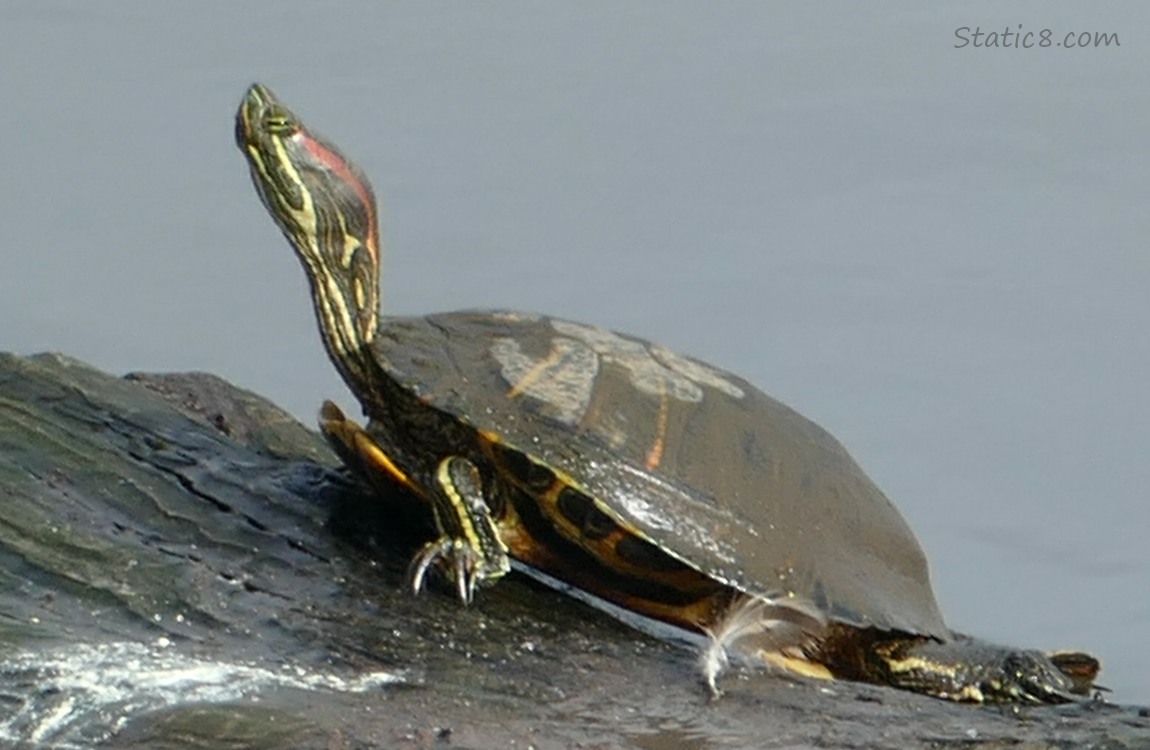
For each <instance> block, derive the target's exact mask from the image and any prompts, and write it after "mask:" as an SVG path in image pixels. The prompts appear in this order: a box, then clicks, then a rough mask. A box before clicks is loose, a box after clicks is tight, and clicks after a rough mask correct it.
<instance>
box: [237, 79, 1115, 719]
mask: <svg viewBox="0 0 1150 750" xmlns="http://www.w3.org/2000/svg"><path fill="white" fill-rule="evenodd" d="M235 135H236V142H237V145H238V147H239V149H240V151H241V152H242V153H243V155H244V156H245V157H246V160H247V163H248V166H249V168H250V173H251V177H252V180H253V182H254V184H255V187H256V191H257V192H258V194H259V196H260V198H261V200H262V202H263V204H264V206H265V208H266V209H267V210H268V212H269V213H270V214H271V216H272V218H273V219H274V221H275V222H276V224H278V226H279V228H280V229H281V231H282V232H283V234H284V236H285V237H286V238H287V240H288V242H289V244H290V245H291V246H292V248H293V249H294V251H295V254H296V255H297V256H298V259H299V261H300V262H301V264H302V265H303V268H304V270H305V272H306V276H307V279H308V281H309V284H310V291H311V297H312V302H313V304H314V307H315V313H316V317H317V320H318V324H319V329H320V332H321V338H322V341H323V344H324V346H325V348H326V349H327V353H328V355H329V357H330V359H331V361H332V363H333V364H334V365H335V367H336V368H337V370H338V371H339V373H340V374H341V375H342V377H343V380H344V381H345V382H346V384H347V386H348V387H349V388H350V390H351V391H352V392H353V393H354V394H355V396H356V397H357V399H358V400H359V402H360V404H361V405H362V407H363V411H364V415H365V416H366V418H367V424H366V426H361V425H359V424H357V423H356V422H355V421H353V420H352V419H349V418H348V417H346V416H345V415H344V413H343V412H342V411H341V410H340V409H339V408H338V407H337V406H336V405H335V404H333V403H332V402H330V401H327V402H325V403H324V404H323V406H322V408H321V410H320V428H321V431H322V432H323V434H324V436H325V437H326V438H327V440H328V442H329V443H330V444H331V445H332V447H333V448H334V449H335V451H336V453H337V454H338V455H339V456H340V458H341V459H342V460H343V462H344V463H345V464H346V465H347V467H348V468H349V469H350V470H351V471H352V472H353V473H354V474H356V475H357V476H359V477H360V478H361V479H363V480H364V481H365V482H367V483H368V484H369V486H370V487H372V488H373V489H374V491H375V492H377V493H378V494H380V495H384V496H386V497H389V498H396V497H408V498H411V500H410V501H409V502H412V503H415V504H417V505H419V506H420V507H421V509H422V510H423V511H424V512H425V513H426V514H427V515H429V516H430V518H431V520H433V522H434V527H435V529H436V532H435V533H436V537H435V538H434V539H432V540H430V541H428V542H427V544H426V545H424V546H423V547H422V548H421V549H420V550H419V551H418V552H417V553H416V554H415V556H414V558H413V560H412V561H411V567H410V584H411V586H412V588H413V589H414V591H415V592H416V593H419V592H420V590H421V589H423V588H424V586H425V584H426V582H427V580H428V578H429V576H430V575H431V574H432V571H437V572H438V573H439V574H442V576H443V578H444V579H445V580H446V582H447V583H449V584H451V585H453V586H454V590H455V594H456V595H457V596H458V598H459V599H460V600H461V601H462V602H463V603H464V604H465V605H466V604H469V603H471V602H472V599H473V597H474V596H475V594H476V591H477V590H478V589H479V588H480V587H482V586H487V585H491V584H493V583H495V582H496V581H498V580H499V579H500V578H502V577H503V576H505V575H506V574H507V573H508V572H509V571H510V570H511V568H512V564H511V563H512V560H515V561H517V562H518V563H520V564H522V565H524V566H527V568H528V569H533V570H536V571H540V572H542V573H544V574H546V575H547V576H550V577H551V578H553V579H557V580H558V581H560V582H563V583H566V584H569V585H571V586H574V587H576V588H578V589H581V590H583V591H585V592H588V593H590V594H591V595H593V596H594V597H598V598H600V599H602V600H605V601H607V602H610V603H612V604H615V605H617V606H619V607H622V608H623V609H624V610H627V611H630V612H633V613H636V614H638V615H641V616H643V617H647V618H653V619H655V620H658V621H661V622H665V623H668V624H670V625H673V626H677V627H680V628H684V629H687V630H689V631H693V632H695V633H697V634H699V635H700V636H702V638H703V639H704V640H703V642H704V643H705V644H706V645H705V647H704V648H703V649H702V653H701V656H700V664H701V670H700V671H701V677H702V681H703V682H704V683H706V685H707V686H708V687H709V688H710V690H711V692H712V694H713V695H716V696H717V695H718V694H719V693H720V690H719V687H718V684H717V678H718V676H719V675H720V673H721V672H722V671H723V670H724V669H725V668H726V667H727V665H728V661H729V657H730V656H732V655H733V656H737V657H739V658H740V659H742V660H749V661H755V662H762V663H766V664H768V665H774V666H775V667H778V668H781V669H783V670H785V671H787V672H789V673H793V674H798V675H805V676H810V677H818V678H824V679H845V680H856V681H863V682H870V683H874V684H879V685H886V686H891V687H895V688H901V689H906V690H911V691H914V692H918V693H922V694H926V695H930V696H934V697H938V698H944V699H950V700H954V701H963V702H974V703H984V702H1002V703H1061V702H1069V701H1076V700H1083V699H1084V696H1086V695H1087V694H1089V693H1090V692H1092V690H1094V678H1095V676H1096V674H1097V672H1098V670H1099V664H1098V662H1097V660H1096V659H1094V658H1093V657H1092V656H1090V655H1088V654H1083V653H1079V652H1068V653H1052V654H1044V653H1041V652H1039V651H1035V650H1026V649H1016V648H1012V647H1006V646H998V645H995V644H991V643H988V642H984V641H980V640H977V639H974V638H970V637H967V636H964V635H960V634H956V633H954V632H952V631H951V630H950V629H949V628H948V627H947V625H946V623H945V622H944V620H943V617H942V614H941V612H940V609H939V606H938V604H937V602H936V599H935V595H934V592H933V589H932V587H931V583H930V576H929V572H928V566H927V560H926V556H925V554H924V552H923V550H922V548H921V546H920V545H919V543H918V541H917V540H916V538H915V536H914V534H913V533H912V531H911V529H910V527H909V526H908V525H907V522H906V521H905V520H904V519H903V517H902V515H901V514H900V513H899V511H898V510H897V508H896V507H895V506H894V504H893V503H892V502H891V501H890V500H889V499H888V498H887V497H886V496H885V495H884V494H883V493H882V491H881V490H880V489H879V488H878V487H877V486H876V485H875V484H874V482H872V481H871V480H870V479H869V478H868V477H867V475H866V474H865V473H864V472H863V470H862V469H861V468H860V467H859V465H858V464H857V463H856V462H855V461H854V459H853V458H851V456H850V455H849V454H848V453H847V451H846V450H845V448H844V447H843V446H842V444H841V443H840V442H839V441H838V440H837V439H835V438H834V437H833V436H832V435H831V434H830V433H829V432H827V431H826V430H824V429H823V428H821V427H820V426H818V425H816V424H815V423H814V422H812V421H810V420H808V419H806V418H805V417H803V416H802V415H800V414H799V413H798V412H797V411H795V410H793V409H791V408H790V407H788V406H786V405H784V404H783V403H781V402H780V401H777V400H775V399H774V398H772V397H770V396H768V395H766V394H765V393H763V392H762V391H761V390H759V389H758V388H756V387H755V386H754V385H752V384H751V383H749V382H748V381H746V380H744V379H743V378H741V377H739V376H737V375H734V374H732V373H730V372H728V371H726V370H724V369H721V368H719V367H716V366H713V365H710V364H707V363H705V362H702V361H700V360H698V359H694V358H691V357H687V356H684V355H682V354H678V353H676V352H674V351H672V350H670V349H668V348H666V347H663V346H660V345H658V344H654V343H651V342H648V341H645V340H642V339H640V338H637V337H634V336H630V335H626V334H623V333H617V332H615V331H612V330H609V329H606V328H603V327H600V326H597V325H591V324H586V323H579V322H574V321H570V320H563V319H560V318H556V317H552V316H549V315H544V314H536V313H525V312H517V311H510V310H487V311H484V310H464V311H457V312H446V313H436V314H430V315H422V316H411V317H398V316H395V317H392V316H384V315H382V312H381V298H380V286H379V275H380V270H381V255H382V250H383V248H382V245H381V242H380V239H379V229H378V223H379V222H378V213H377V205H376V200H375V194H374V190H373V188H372V185H371V183H370V182H369V181H368V179H367V177H366V175H365V174H364V173H363V171H362V170H361V169H360V168H359V167H357V166H356V165H355V164H354V163H353V162H351V161H350V160H349V159H348V158H347V157H346V156H344V154H343V152H342V151H341V150H340V149H339V148H338V147H337V146H336V145H334V144H333V143H332V142H331V141H329V140H326V139H324V138H323V137H321V136H320V135H318V134H317V133H315V132H314V131H313V130H311V129H310V128H309V127H308V126H307V125H305V124H304V122H303V121H302V120H300V118H299V117H298V116H297V115H296V114H295V113H294V112H292V111H291V110H290V109H289V108H288V107H287V106H286V105H284V104H283V103H282V102H281V101H280V100H279V99H278V98H277V97H276V96H275V94H273V92H272V91H271V90H270V89H269V88H268V87H266V86H264V85H261V84H258V83H257V84H253V85H252V86H251V87H250V88H249V89H248V91H247V93H246V95H245V96H244V98H243V101H242V103H241V105H240V107H239V110H238V112H237V114H236V131H235Z"/></svg>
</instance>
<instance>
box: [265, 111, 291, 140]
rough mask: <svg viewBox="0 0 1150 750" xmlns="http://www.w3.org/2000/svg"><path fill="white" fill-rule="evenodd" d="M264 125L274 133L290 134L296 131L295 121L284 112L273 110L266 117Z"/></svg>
mask: <svg viewBox="0 0 1150 750" xmlns="http://www.w3.org/2000/svg"><path fill="white" fill-rule="evenodd" d="M264 127H265V128H266V129H267V131H268V132H269V133H271V134H272V135H290V134H291V133H293V132H295V123H293V122H292V119H291V118H290V117H288V116H287V115H285V114H284V113H282V112H276V111H274V110H273V111H271V112H269V113H268V114H267V115H266V116H265V117H264Z"/></svg>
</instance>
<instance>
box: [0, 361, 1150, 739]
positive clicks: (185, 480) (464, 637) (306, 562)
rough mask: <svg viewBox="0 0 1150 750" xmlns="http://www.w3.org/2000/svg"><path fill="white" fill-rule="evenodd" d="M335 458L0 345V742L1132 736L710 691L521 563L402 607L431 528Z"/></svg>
mask: <svg viewBox="0 0 1150 750" xmlns="http://www.w3.org/2000/svg"><path fill="white" fill-rule="evenodd" d="M317 400H318V399H317ZM335 463H336V462H335V459H334V457H333V456H332V455H331V454H330V453H329V452H328V450H327V448H326V447H325V446H324V445H323V442H322V440H321V439H320V438H319V437H318V436H317V435H316V434H315V433H313V432H311V431H310V430H308V429H306V428H304V427H303V426H301V425H300V424H299V423H298V422H296V421H295V420H293V419H292V418H291V417H290V416H288V415H287V414H285V413H284V412H283V411H282V410H280V409H278V408H276V407H275V406H274V405H272V404H270V403H269V402H267V401H265V400H264V399H261V398H260V397H258V396H256V395H254V394H251V393H249V392H246V391H243V390H240V389H237V388H234V387H233V386H231V385H229V384H228V383H226V382H224V381H222V380H220V379H218V378H215V377H213V376H210V375H204V374H191V375H133V376H129V377H128V378H118V377H113V376H110V375H106V374H103V373H100V372H98V371H96V370H93V369H91V368H89V367H88V366H86V365H84V364H82V363H79V362H76V361H75V360H70V359H67V358H65V357H60V356H56V355H41V356H37V357H29V358H22V357H16V356H12V355H0V744H4V745H6V746H7V745H15V746H23V747H32V748H35V747H66V746H69V745H70V746H73V747H88V746H92V745H95V744H100V745H101V746H106V747H140V748H144V747H147V748H204V747H229V748H281V747H296V748H365V747H377V746H378V747H431V746H436V747H441V746H442V747H475V748H485V747H528V746H534V747H537V748H552V747H555V748H559V747H572V746H577V747H592V746H602V747H637V748H638V747H643V748H663V747H667V748H669V747H683V746H689V747H728V746H730V747H735V746H739V747H758V746H768V747H769V746H796V745H815V746H819V747H828V748H837V747H843V748H847V747H852V748H853V747H868V748H920V747H922V748H925V747H932V748H940V747H943V748H945V747H956V748H957V747H962V748H972V747H979V748H997V747H1002V748H1005V747H1017V746H1019V745H1024V746H1026V747H1028V748H1055V747H1057V748H1068V747H1080V746H1081V747H1087V746H1093V747H1106V748H1135V747H1150V718H1147V717H1146V716H1145V715H1144V714H1141V713H1140V712H1139V710H1138V709H1134V708H1123V707H1113V706H1102V705H1081V706H1068V707H1062V708H1040V709H1023V710H1020V711H1014V710H1005V711H1004V710H999V709H993V708H975V707H969V706H956V705H950V704H947V703H944V702H941V701H936V700H931V699H928V698H922V697H918V696H914V695H910V694H907V693H901V692H898V691H894V690H885V689H882V688H875V687H871V686H865V685H855V684H850V683H837V684H833V685H832V684H825V683H811V682H802V681H794V680H791V679H787V678H784V677H781V676H778V675H774V674H770V673H768V672H765V671H762V670H759V671H748V672H743V673H740V674H737V675H732V676H731V677H730V678H729V679H728V680H727V688H728V691H727V695H726V696H725V697H724V698H722V699H721V700H719V701H709V700H708V699H707V697H706V693H705V691H704V690H703V689H702V687H701V686H700V685H699V683H698V675H697V670H696V666H695V663H694V662H695V657H694V655H693V653H692V652H691V651H690V650H688V649H684V648H682V647H681V646H679V645H675V644H672V643H668V642H665V641H662V640H658V639H655V638H652V637H649V636H647V635H644V634H642V633H640V632H638V631H636V630H634V629H632V628H630V627H627V626H625V625H623V624H621V623H619V622H618V621H616V620H614V619H612V618H610V617H608V616H606V615H605V614H603V613H602V612H600V611H598V610H595V609H592V608H590V607H587V606H586V605H584V604H581V603H579V602H578V601H575V600H574V599H572V598H571V597H568V596H566V595H564V594H562V593H560V592H556V591H553V590H550V589H547V588H544V587H542V586H540V585H538V584H536V583H534V582H532V581H531V580H529V579H527V578H526V577H523V576H518V575H513V576H510V577H509V578H508V579H507V580H505V581H503V582H501V583H500V584H499V585H497V586H494V587H492V588H490V589H485V590H483V591H481V592H480V594H479V596H478V598H477V601H476V603H475V604H474V605H473V606H472V607H469V608H463V607H461V606H459V604H458V602H457V601H455V599H454V597H453V596H452V595H451V593H450V592H448V591H444V590H442V589H441V590H433V591H431V592H430V593H428V594H426V595H424V596H422V597H419V598H416V597H413V596H412V595H411V594H410V593H409V591H408V590H407V587H406V582H405V569H406V565H407V560H408V559H409V558H410V556H411V554H412V551H413V550H414V549H415V548H416V546H417V545H418V544H419V543H420V541H422V540H423V538H424V535H425V534H426V533H427V529H426V526H425V524H426V522H427V519H426V518H425V517H424V516H423V514H422V512H421V511H420V509H419V508H418V506H417V505H416V504H413V503H411V502H410V499H409V498H404V497H402V496H401V495H400V494H398V492H397V494H396V495H395V496H394V497H391V498H378V497H369V496H367V495H365V494H362V492H361V490H360V488H358V487H357V486H356V485H355V484H354V483H353V482H351V481H350V480H349V479H348V478H347V477H346V475H345V474H344V473H343V472H342V471H340V470H339V469H338V468H336V467H335ZM405 500H407V501H408V502H405ZM413 507H414V508H415V510H414V511H412V510H411V508H413ZM20 743H24V744H23V745H20Z"/></svg>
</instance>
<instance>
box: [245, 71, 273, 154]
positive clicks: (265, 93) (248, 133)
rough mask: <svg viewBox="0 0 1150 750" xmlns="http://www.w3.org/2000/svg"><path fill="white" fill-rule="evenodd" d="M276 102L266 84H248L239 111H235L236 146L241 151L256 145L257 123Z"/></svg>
mask: <svg viewBox="0 0 1150 750" xmlns="http://www.w3.org/2000/svg"><path fill="white" fill-rule="evenodd" d="M276 103H278V100H277V99H276V97H275V94H273V93H272V92H271V89H269V88H268V87H267V86H264V85H263V84H260V83H253V84H252V85H251V86H248V90H247V92H246V93H245V94H244V98H243V101H241V102H240V108H239V111H238V112H237V113H236V122H235V138H236V146H237V147H239V149H240V150H241V151H246V150H247V149H249V148H251V147H252V146H255V145H256V142H257V138H256V133H257V132H258V129H259V123H262V122H263V121H264V119H265V118H266V117H267V113H268V111H269V110H270V109H271V107H272V105H273V104H276Z"/></svg>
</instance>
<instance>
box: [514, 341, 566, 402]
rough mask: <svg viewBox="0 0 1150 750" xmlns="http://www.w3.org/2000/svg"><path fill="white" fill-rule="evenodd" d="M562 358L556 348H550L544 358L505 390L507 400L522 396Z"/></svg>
mask: <svg viewBox="0 0 1150 750" xmlns="http://www.w3.org/2000/svg"><path fill="white" fill-rule="evenodd" d="M562 357H563V352H561V351H560V350H559V349H557V348H556V347H552V348H551V351H550V352H548V354H547V356H546V357H545V358H543V359H541V360H539V361H538V362H536V363H535V364H534V365H532V366H531V369H530V370H528V371H527V372H526V373H525V374H524V375H523V377H521V378H519V380H518V381H517V382H516V383H515V384H514V385H512V386H511V388H509V389H508V390H507V398H516V397H517V396H520V395H522V393H523V392H524V391H526V390H528V389H530V388H531V386H532V385H534V384H535V383H536V382H537V381H538V380H539V378H541V377H543V375H544V373H546V372H547V370H548V369H549V368H550V367H552V366H554V365H555V364H558V362H559V360H560V359H561V358H562Z"/></svg>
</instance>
